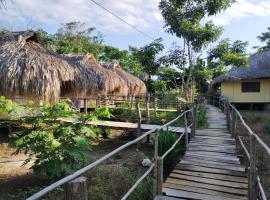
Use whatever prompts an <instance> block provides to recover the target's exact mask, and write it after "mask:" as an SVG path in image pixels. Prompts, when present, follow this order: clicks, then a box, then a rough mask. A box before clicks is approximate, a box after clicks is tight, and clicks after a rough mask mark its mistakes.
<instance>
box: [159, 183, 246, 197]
mask: <svg viewBox="0 0 270 200" xmlns="http://www.w3.org/2000/svg"><path fill="white" fill-rule="evenodd" d="M163 186H164V188H170V189H176V190H180V191H187V192H195V193H199V194H208V195H217V196H222V197H227V198H232V199H246V197H243V196H239V195H233V194H228V193H225V192H219V191H215V190H208V189H203V188H198V187H192V186H186V185H178V184H172V183H164V184H163Z"/></svg>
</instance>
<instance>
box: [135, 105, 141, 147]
mask: <svg viewBox="0 0 270 200" xmlns="http://www.w3.org/2000/svg"><path fill="white" fill-rule="evenodd" d="M136 110H137V118H138V127H137V138H138V137H140V136H141V126H142V115H141V110H140V102H139V100H137V102H136ZM139 146H140V143H139V142H138V143H137V147H138V148H139Z"/></svg>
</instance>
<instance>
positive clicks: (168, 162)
mask: <svg viewBox="0 0 270 200" xmlns="http://www.w3.org/2000/svg"><path fill="white" fill-rule="evenodd" d="M177 139H178V138H177V136H176V134H174V133H173V132H170V131H169V132H167V131H163V130H161V131H160V133H159V137H158V155H159V156H162V155H163V154H164V153H165V152H166V151H168V150H169V149H170V148H171V147H172V145H173V144H174V143H175V142H176V140H177ZM183 153H184V147H183V146H182V145H181V144H180V143H178V144H177V145H176V146H175V148H174V149H173V150H172V151H171V153H169V154H168V155H167V156H166V157H165V159H164V172H165V173H167V172H168V171H169V170H170V169H171V168H172V166H173V165H174V164H175V161H177V158H178V157H179V156H180V155H181V154H183Z"/></svg>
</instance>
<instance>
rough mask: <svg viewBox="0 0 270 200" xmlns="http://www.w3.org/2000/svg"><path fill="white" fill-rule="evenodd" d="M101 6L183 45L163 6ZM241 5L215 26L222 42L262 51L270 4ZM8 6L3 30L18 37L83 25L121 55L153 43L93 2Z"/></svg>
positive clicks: (134, 2) (130, 0)
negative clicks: (168, 23)
mask: <svg viewBox="0 0 270 200" xmlns="http://www.w3.org/2000/svg"><path fill="white" fill-rule="evenodd" d="M96 1H97V2H98V3H100V4H101V5H103V6H104V7H106V8H107V9H109V10H111V11H112V12H113V13H116V14H117V15H119V16H120V17H121V18H123V19H124V20H126V21H127V22H128V23H130V24H132V25H133V26H135V27H137V28H138V29H140V30H141V31H143V32H145V33H147V34H148V35H150V36H151V38H153V39H155V38H159V37H162V38H163V39H164V44H165V46H166V47H167V48H169V47H170V46H171V43H173V42H178V43H179V44H181V40H180V39H178V38H176V37H175V36H172V35H171V34H168V33H166V32H165V29H164V21H163V18H162V15H161V13H160V11H159V9H158V4H159V0H121V1H119V0H96ZM236 1H237V2H236V3H234V4H233V5H232V6H231V7H230V8H228V9H227V10H226V11H224V12H222V13H220V14H218V15H217V16H214V17H211V20H213V21H214V23H215V24H216V25H220V26H223V27H224V32H223V34H222V36H221V39H224V38H230V39H231V40H243V41H248V42H249V49H248V51H249V52H252V47H253V46H258V45H261V43H260V42H259V41H258V39H257V36H258V35H260V34H261V33H262V32H265V31H266V30H267V27H269V26H270V0H236ZM5 4H6V5H5V7H6V8H5V9H2V10H1V11H0V28H5V29H9V30H13V31H17V30H25V29H37V28H43V29H45V30H46V31H47V32H49V33H55V32H56V31H57V29H58V28H59V27H60V26H61V24H63V23H67V22H70V21H81V22H85V23H86V24H87V25H89V26H90V27H92V26H93V27H96V29H97V30H98V31H100V32H101V33H102V35H104V40H105V43H106V44H109V45H113V46H116V47H118V48H120V49H127V48H128V46H129V45H132V46H136V47H141V46H143V45H145V44H148V43H150V42H151V41H152V40H151V39H150V38H147V37H145V36H144V35H142V34H141V33H138V32H137V31H135V30H134V29H132V28H130V27H129V26H127V25H126V24H124V23H123V22H121V21H120V20H119V19H117V18H115V17H114V16H112V15H111V14H109V13H108V12H106V11H105V10H103V9H101V8H100V7H98V6H97V5H95V4H94V3H93V2H91V1H90V0H5ZM213 45H214V44H212V46H213ZM210 47H211V45H210Z"/></svg>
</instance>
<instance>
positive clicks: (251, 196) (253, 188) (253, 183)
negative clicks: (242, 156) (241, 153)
mask: <svg viewBox="0 0 270 200" xmlns="http://www.w3.org/2000/svg"><path fill="white" fill-rule="evenodd" d="M249 148H250V149H249V151H250V152H249V153H250V167H249V176H248V190H249V191H248V200H256V199H257V197H258V182H257V168H256V148H255V136H254V135H253V134H251V135H250V136H249Z"/></svg>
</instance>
